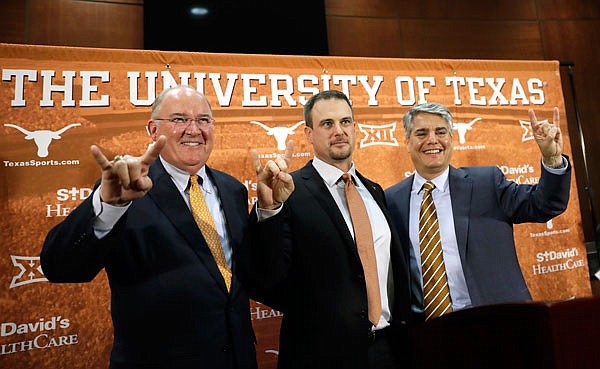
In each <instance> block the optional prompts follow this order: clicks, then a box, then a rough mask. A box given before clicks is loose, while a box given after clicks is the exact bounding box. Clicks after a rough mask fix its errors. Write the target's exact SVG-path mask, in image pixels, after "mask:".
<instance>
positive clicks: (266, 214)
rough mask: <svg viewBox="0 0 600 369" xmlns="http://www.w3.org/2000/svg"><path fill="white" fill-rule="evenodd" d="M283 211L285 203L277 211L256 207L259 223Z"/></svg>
mask: <svg viewBox="0 0 600 369" xmlns="http://www.w3.org/2000/svg"><path fill="white" fill-rule="evenodd" d="M281 209H283V203H282V204H281V205H279V207H278V208H275V209H272V210H271V209H261V208H259V207H258V206H257V207H256V215H257V216H258V221H259V222H262V221H264V220H267V219H269V218H271V217H274V216H275V215H277V214H279V212H280V211H281Z"/></svg>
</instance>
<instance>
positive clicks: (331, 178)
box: [312, 156, 358, 187]
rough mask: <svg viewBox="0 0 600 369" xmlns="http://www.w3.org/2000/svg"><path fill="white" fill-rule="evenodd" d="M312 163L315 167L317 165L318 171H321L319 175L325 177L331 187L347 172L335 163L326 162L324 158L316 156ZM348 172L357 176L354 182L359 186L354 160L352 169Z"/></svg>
mask: <svg viewBox="0 0 600 369" xmlns="http://www.w3.org/2000/svg"><path fill="white" fill-rule="evenodd" d="M312 165H313V167H315V169H316V170H317V173H319V175H320V176H321V177H322V178H323V180H324V181H325V183H326V184H327V186H329V187H333V186H335V185H336V184H337V183H338V181H339V180H340V178H341V177H342V174H344V173H345V172H343V171H341V170H340V169H339V168H336V167H334V166H333V165H331V164H328V163H326V162H324V161H323V160H321V159H319V158H317V157H316V156H315V157H314V158H313V162H312ZM348 173H350V174H352V177H354V178H355V181H354V182H355V183H356V184H357V186H358V181H357V180H356V179H357V177H356V168H355V167H354V162H352V166H351V167H350V170H348Z"/></svg>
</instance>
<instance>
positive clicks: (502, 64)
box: [0, 44, 591, 369]
mask: <svg viewBox="0 0 600 369" xmlns="http://www.w3.org/2000/svg"><path fill="white" fill-rule="evenodd" d="M0 68H1V70H2V80H1V81H0V160H1V161H0V171H1V175H0V181H1V187H0V188H1V190H2V191H0V207H1V211H2V219H3V221H2V222H3V227H2V231H1V232H2V233H1V236H0V237H1V238H0V244H1V246H0V277H1V278H0V280H1V281H3V282H2V284H1V285H0V301H1V306H2V310H1V315H0V324H1V326H0V367H2V368H37V369H40V368H71V369H77V368H82V369H83V368H85V369H90V368H105V367H107V361H108V355H109V352H110V346H111V340H112V327H111V322H110V311H109V309H110V307H109V301H110V291H109V289H108V285H107V283H106V277H105V275H104V273H102V274H101V275H100V276H98V277H97V278H96V280H95V281H93V282H92V283H89V284H51V283H48V282H47V280H46V279H45V278H44V274H43V271H42V270H41V268H40V264H39V252H40V250H41V246H42V243H43V240H44V237H45V235H46V233H47V231H48V230H49V229H50V228H51V227H52V226H53V225H55V224H56V223H58V222H60V221H61V220H62V219H63V218H64V217H65V216H66V215H67V214H68V213H69V211H70V210H71V209H73V208H74V207H75V206H77V204H79V203H80V202H81V201H82V200H83V199H84V198H85V197H86V196H88V195H89V194H90V193H91V187H92V185H93V183H94V182H95V180H96V179H97V177H98V176H99V170H98V168H97V166H96V164H95V162H94V160H93V159H92V157H91V155H90V152H89V148H90V145H91V144H92V143H95V144H98V145H99V146H100V147H101V148H102V149H103V150H104V152H105V153H106V154H107V156H108V157H112V155H115V154H124V153H129V154H132V155H140V154H141V153H143V152H144V151H145V149H146V147H147V145H148V144H149V143H150V142H151V140H150V138H149V137H148V135H147V133H146V131H145V125H146V122H147V119H148V117H149V115H150V104H151V102H152V101H153V99H154V97H155V96H156V95H157V93H159V92H160V91H161V90H162V89H164V88H166V87H170V86H172V85H174V84H176V83H186V84H189V85H192V86H194V87H195V88H197V89H198V90H200V91H202V92H204V93H205V94H206V95H207V96H208V98H209V100H210V102H211V104H212V106H213V110H214V115H215V117H216V127H215V135H216V137H217V139H216V143H215V149H214V151H213V154H212V156H211V158H210V161H209V165H211V166H213V167H215V168H218V169H221V170H224V171H226V172H229V173H231V174H232V175H234V176H236V177H237V178H238V179H239V180H240V181H241V182H243V183H244V184H245V185H246V186H247V187H248V191H249V198H248V208H249V209H250V207H251V206H252V204H253V203H254V202H255V201H256V182H255V175H254V173H253V169H252V164H251V159H250V155H249V150H250V149H251V148H254V149H257V150H258V151H259V153H260V155H261V156H262V157H263V158H264V160H266V159H268V158H272V157H274V156H276V155H278V154H281V153H282V152H283V147H284V146H285V142H286V141H287V140H290V139H294V141H295V142H296V150H295V153H294V158H293V161H292V167H293V169H297V168H299V167H301V166H302V165H303V164H304V163H305V162H306V161H307V160H309V159H310V158H312V155H313V153H312V147H311V145H310V144H309V143H308V142H307V141H306V140H305V138H304V133H303V124H302V123H301V121H302V119H303V118H302V108H303V104H304V103H305V102H306V101H307V99H308V98H309V97H310V96H311V95H313V94H314V93H316V92H318V91H320V90H325V89H341V90H343V91H344V92H346V94H347V95H348V96H349V97H350V99H351V100H352V102H353V104H354V107H355V115H356V116H355V118H356V121H357V122H358V124H357V130H358V134H357V150H356V153H355V161H356V164H357V166H358V168H360V169H361V172H363V173H364V174H365V175H367V176H368V177H370V178H372V179H374V180H376V181H378V182H379V183H381V185H382V186H383V187H384V188H387V187H389V186H390V185H392V184H394V183H396V182H398V181H400V180H402V179H403V178H405V177H407V176H409V175H410V174H411V173H412V171H413V166H412V164H411V163H410V159H409V157H408V154H407V152H406V147H405V144H404V132H403V129H402V123H401V120H402V116H403V114H404V113H405V112H406V111H407V110H408V109H409V108H410V107H411V106H413V105H415V104H418V103H421V102H425V101H436V102H440V103H443V104H446V105H448V106H449V107H450V109H451V111H452V113H453V114H454V117H455V120H456V126H455V130H456V131H455V132H454V144H455V152H454V156H453V159H452V164H453V165H454V166H463V165H498V166H499V167H500V168H501V170H502V171H503V172H504V173H505V174H506V176H507V177H508V178H510V179H513V180H515V181H517V182H519V183H532V184H533V183H536V182H537V181H538V178H539V176H540V165H541V163H540V154H539V151H538V148H537V145H536V144H535V142H534V140H533V136H532V131H531V124H530V122H529V121H528V115H527V110H528V109H529V108H534V109H535V111H536V114H537V115H538V117H540V118H541V119H552V109H553V107H554V106H558V107H559V108H560V111H561V128H562V132H563V133H564V134H566V133H567V132H568V129H567V121H566V115H565V106H564V100H563V94H562V91H561V81H560V75H559V70H558V69H559V64H558V62H556V61H491V60H439V59H431V60H427V59H423V60H418V59H388V58H349V57H317V56H310V57H305V56H277V55H241V54H210V53H186V52H160V51H135V50H112V49H87V48H68V47H44V46H24V45H10V44H0ZM564 139H565V152H566V153H567V154H570V151H571V146H570V142H569V138H568V137H566V136H565V138H564ZM515 237H516V242H517V247H518V256H519V260H520V263H521V267H522V269H523V272H524V275H525V278H526V280H527V284H528V285H529V287H530V289H531V292H532V294H533V297H534V299H535V300H538V301H539V300H560V299H566V298H573V297H587V296H590V295H591V290H590V284H589V278H588V266H587V260H586V253H585V247H584V240H583V232H582V228H581V216H580V213H579V204H578V197H577V188H576V185H575V176H574V175H573V181H572V190H571V197H570V203H569V207H568V209H567V211H566V212H565V213H564V214H562V215H560V216H559V217H557V218H555V219H553V220H551V221H549V222H547V223H543V224H524V225H518V226H516V227H515ZM490 238H491V239H492V240H493V235H491V237H490ZM251 314H252V319H253V323H254V326H255V329H256V332H257V336H258V355H259V357H258V360H259V363H260V366H261V368H274V367H275V363H276V360H277V350H278V347H277V346H278V344H277V339H278V328H279V323H280V319H281V315H282V314H281V313H280V312H278V311H276V310H273V309H270V308H269V307H267V306H264V305H261V304H258V303H253V304H252V307H251ZM148 324H149V329H151V326H152V324H153V322H148Z"/></svg>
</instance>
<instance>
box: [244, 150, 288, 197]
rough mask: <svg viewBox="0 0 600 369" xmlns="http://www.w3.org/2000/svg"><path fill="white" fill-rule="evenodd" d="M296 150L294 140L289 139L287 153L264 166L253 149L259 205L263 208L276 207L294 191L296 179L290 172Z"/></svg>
mask: <svg viewBox="0 0 600 369" xmlns="http://www.w3.org/2000/svg"><path fill="white" fill-rule="evenodd" d="M293 152H294V141H292V140H290V141H288V143H287V145H286V149H285V154H283V155H282V156H278V157H277V158H275V159H274V160H269V161H268V162H267V163H266V164H265V165H264V166H262V164H261V163H260V158H259V155H258V152H257V151H256V150H252V151H251V154H252V163H253V165H254V170H255V171H256V177H257V184H258V185H257V188H256V191H257V194H258V207H259V208H261V209H276V208H277V207H279V206H280V205H281V204H282V203H283V202H284V201H285V200H287V199H288V198H289V197H290V195H291V194H292V192H294V180H293V179H292V176H291V175H290V174H289V168H290V164H291V162H292V154H293Z"/></svg>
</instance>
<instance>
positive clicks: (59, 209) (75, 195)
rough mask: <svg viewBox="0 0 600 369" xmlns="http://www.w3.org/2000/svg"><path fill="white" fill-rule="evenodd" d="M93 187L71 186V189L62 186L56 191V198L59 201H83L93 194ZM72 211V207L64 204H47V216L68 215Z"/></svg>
mask: <svg viewBox="0 0 600 369" xmlns="http://www.w3.org/2000/svg"><path fill="white" fill-rule="evenodd" d="M92 192H93V189H91V188H76V187H71V189H67V188H60V189H58V190H57V191H56V200H58V201H68V200H75V201H81V200H85V199H86V198H87V197H88V196H89V195H91V194H92ZM70 212H71V208H70V207H66V206H63V205H62V204H55V205H52V204H47V205H46V218H52V217H66V216H67V215H69V213H70Z"/></svg>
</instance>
